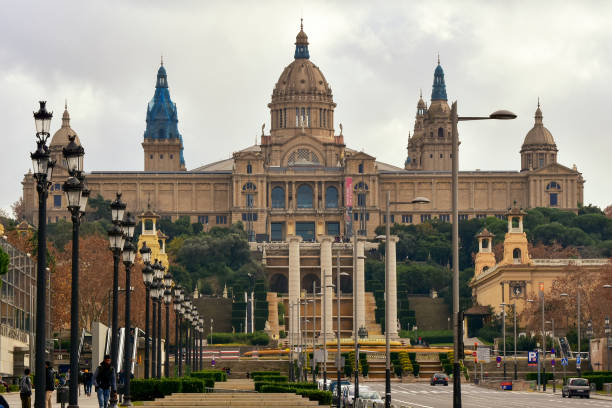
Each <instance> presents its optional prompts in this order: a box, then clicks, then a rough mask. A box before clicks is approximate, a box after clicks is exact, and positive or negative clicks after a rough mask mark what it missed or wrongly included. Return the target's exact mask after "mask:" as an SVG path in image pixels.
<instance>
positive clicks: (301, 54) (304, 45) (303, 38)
mask: <svg viewBox="0 0 612 408" xmlns="http://www.w3.org/2000/svg"><path fill="white" fill-rule="evenodd" d="M294 58H295V59H310V54H309V53H308V36H307V35H306V33H305V32H304V19H300V32H299V33H298V35H297V36H296V37H295V54H294Z"/></svg>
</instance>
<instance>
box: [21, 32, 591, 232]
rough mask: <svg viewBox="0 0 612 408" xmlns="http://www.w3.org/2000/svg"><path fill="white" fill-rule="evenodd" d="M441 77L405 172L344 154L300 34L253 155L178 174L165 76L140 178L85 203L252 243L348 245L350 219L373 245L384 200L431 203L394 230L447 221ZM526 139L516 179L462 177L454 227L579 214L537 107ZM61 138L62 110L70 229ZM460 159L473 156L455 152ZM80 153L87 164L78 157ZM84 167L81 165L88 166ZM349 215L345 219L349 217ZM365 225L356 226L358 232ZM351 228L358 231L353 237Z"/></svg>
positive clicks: (54, 147)
mask: <svg viewBox="0 0 612 408" xmlns="http://www.w3.org/2000/svg"><path fill="white" fill-rule="evenodd" d="M446 99H447V98H446V85H445V83H444V72H443V70H442V67H441V66H440V65H438V66H437V67H436V69H435V74H434V86H433V91H432V97H431V104H430V105H429V106H427V105H426V103H425V102H424V101H423V99H422V98H420V99H419V101H418V104H417V114H416V121H415V127H414V134H413V136H412V137H411V138H410V139H409V142H408V152H409V154H408V158H407V160H406V163H404V166H403V167H398V166H394V165H390V164H386V163H382V162H379V161H377V160H376V158H375V157H372V156H370V155H368V154H367V153H365V152H359V151H355V150H352V149H350V148H348V147H346V145H345V137H346V136H345V135H343V132H342V125H341V124H340V125H339V128H340V131H339V132H336V130H335V123H334V109H335V107H336V104H335V102H334V101H333V95H332V91H331V87H330V86H329V83H328V82H327V81H326V79H325V77H324V76H323V74H322V72H321V70H320V69H319V68H318V67H317V66H316V65H314V64H313V63H312V61H311V60H310V59H309V51H308V37H307V36H306V34H305V33H304V31H303V30H300V33H299V34H298V37H297V39H296V53H295V59H294V61H293V62H292V63H291V64H289V65H288V66H287V67H286V68H285V69H284V71H283V73H282V74H281V76H280V78H279V80H278V82H277V83H276V85H275V87H274V90H273V92H272V100H271V102H270V103H269V105H268V107H269V108H270V123H271V127H270V132H269V134H266V133H265V129H264V128H262V135H261V140H260V143H259V144H256V145H253V146H251V147H249V148H247V149H244V150H241V151H238V152H235V153H234V154H233V156H232V158H230V159H226V160H221V161H218V162H215V163H211V164H207V165H203V166H199V167H197V168H195V169H192V170H189V171H185V170H184V169H185V164H184V161H183V159H182V149H183V141H182V136H181V135H180V133H179V132H178V128H177V122H178V119H177V110H176V105H175V104H174V103H173V102H172V101H171V99H170V95H169V91H168V82H167V74H166V70H165V68H164V67H163V65H162V66H161V67H160V69H159V71H158V75H157V83H156V90H155V96H154V98H153V99H152V100H151V102H150V103H149V105H148V109H147V126H146V130H145V134H144V140H143V144H142V145H143V152H144V159H145V160H144V163H145V165H144V169H145V170H144V171H133V172H127V171H92V172H90V173H88V174H87V182H88V184H89V187H90V189H91V190H92V194H93V195H92V196H93V197H95V195H96V194H101V195H102V196H103V197H104V198H106V199H109V200H112V199H113V197H114V196H115V193H116V192H117V191H121V192H122V193H123V197H124V201H125V202H127V204H128V208H127V209H128V211H132V212H134V213H141V212H142V211H144V210H145V209H146V208H147V205H148V204H150V206H151V208H153V209H155V211H156V212H157V213H158V214H159V215H160V216H161V217H169V218H172V219H176V218H178V217H180V216H188V217H190V219H191V221H192V222H201V223H202V224H204V226H205V228H209V227H210V226H214V225H220V226H227V225H229V224H231V223H233V222H237V221H243V222H244V223H245V225H247V228H248V229H249V232H250V234H251V236H252V238H253V239H258V240H259V241H283V240H286V239H287V237H289V236H292V235H301V236H302V237H303V239H304V240H306V241H308V240H311V241H312V240H316V238H317V237H318V236H322V235H332V236H345V235H350V230H351V225H350V223H348V222H347V220H348V219H351V220H353V221H357V220H359V223H358V224H359V227H358V229H359V230H360V231H363V233H364V234H365V235H366V236H367V237H368V238H372V237H373V235H374V229H375V228H376V227H377V226H379V225H380V224H381V223H382V222H383V218H384V217H383V213H384V210H385V209H384V204H382V202H383V201H384V200H383V198H384V197H385V193H386V191H390V192H391V200H392V201H409V200H411V199H413V198H414V197H417V196H425V197H428V198H429V199H430V200H431V203H429V204H425V205H418V206H409V205H393V207H392V208H391V214H392V221H393V222H397V223H405V224H406V223H407V224H410V223H414V224H417V223H420V222H424V221H427V220H429V219H435V218H439V219H441V220H445V221H450V220H451V218H450V217H451V215H450V213H451V175H450V163H451V157H450V140H451V139H450V135H451V134H450V130H451V122H450V109H449V106H448V103H447V100H446ZM535 116H536V119H535V124H534V128H533V129H532V130H530V131H529V133H528V134H527V136H526V138H525V143H524V144H523V147H522V149H521V162H520V163H519V162H518V160H517V167H518V165H519V164H520V169H521V170H520V171H480V170H475V171H464V172H460V175H459V177H460V182H459V184H460V185H459V211H460V215H459V216H460V217H461V219H468V218H474V217H485V216H498V217H503V216H504V214H505V211H506V210H507V208H509V207H510V206H511V204H512V203H513V202H514V201H516V202H517V203H518V204H519V205H520V206H522V207H524V208H531V207H538V206H546V207H548V206H551V207H556V208H562V209H566V210H570V211H576V210H577V207H578V204H579V203H581V202H582V201H583V183H584V180H583V178H582V175H581V173H580V172H578V171H577V170H576V168H575V167H574V168H568V167H565V166H563V165H561V164H559V163H557V161H556V157H557V146H556V144H555V143H554V140H553V138H552V135H551V134H550V132H549V131H548V130H547V129H546V128H545V127H544V126H543V124H542V123H543V122H542V112H541V109H540V107H539V106H538V108H537V111H536V115H535ZM69 134H76V132H75V131H74V130H73V129H72V128H71V127H70V117H69V115H68V110H67V109H66V110H65V112H64V117H63V119H62V127H61V128H60V130H58V131H57V133H56V134H55V135H54V137H53V139H52V142H51V151H52V155H53V158H54V159H56V160H57V163H58V166H57V168H56V172H55V174H54V184H53V186H52V188H51V192H50V198H49V200H48V204H47V205H48V209H47V211H48V221H49V222H56V221H58V220H60V219H69V213H68V211H67V209H66V201H65V198H64V196H63V192H62V191H61V188H60V186H61V184H62V183H63V181H64V180H65V179H66V178H67V174H68V173H67V171H66V170H65V166H64V165H63V159H62V157H61V149H62V147H63V146H65V145H66V144H67V143H68V138H67V136H68V135H69ZM462 147H463V148H464V149H470V148H472V146H470V145H469V144H463V145H462ZM85 150H86V153H87V149H85ZM85 159H87V157H86V158H85ZM23 198H24V203H25V208H26V217H27V220H28V221H29V222H31V223H36V222H37V220H36V207H37V199H36V191H35V185H34V182H33V178H32V176H31V174H27V175H26V176H25V177H24V180H23ZM351 204H352V209H358V211H357V210H355V211H354V212H352V213H350V207H351ZM361 220H363V221H361ZM356 228H357V227H356Z"/></svg>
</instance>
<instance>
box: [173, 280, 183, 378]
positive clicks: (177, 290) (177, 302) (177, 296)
mask: <svg viewBox="0 0 612 408" xmlns="http://www.w3.org/2000/svg"><path fill="white" fill-rule="evenodd" d="M180 311H181V287H180V286H178V285H177V286H175V287H174V343H175V347H174V366H175V371H176V375H177V377H180V376H181V337H180V329H179V327H180V325H181V317H180Z"/></svg>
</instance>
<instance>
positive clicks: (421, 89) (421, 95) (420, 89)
mask: <svg viewBox="0 0 612 408" xmlns="http://www.w3.org/2000/svg"><path fill="white" fill-rule="evenodd" d="M419 99H423V88H419Z"/></svg>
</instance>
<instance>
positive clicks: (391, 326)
mask: <svg viewBox="0 0 612 408" xmlns="http://www.w3.org/2000/svg"><path fill="white" fill-rule="evenodd" d="M397 241H399V238H398V237H397V235H391V240H390V241H389V253H388V254H387V259H388V261H389V293H388V296H389V321H388V322H385V326H386V328H387V330H389V337H390V338H392V339H398V338H399V335H398V333H397V270H396V254H395V245H396V243H397Z"/></svg>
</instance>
